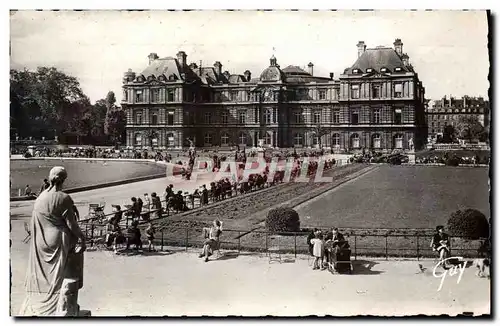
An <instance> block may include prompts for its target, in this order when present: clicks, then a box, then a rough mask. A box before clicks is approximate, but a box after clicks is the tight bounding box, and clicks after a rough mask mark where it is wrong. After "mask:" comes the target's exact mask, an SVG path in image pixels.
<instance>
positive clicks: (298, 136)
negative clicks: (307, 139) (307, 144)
mask: <svg viewBox="0 0 500 326" xmlns="http://www.w3.org/2000/svg"><path fill="white" fill-rule="evenodd" d="M303 140H304V137H303V136H302V134H301V133H299V132H297V133H295V135H294V137H293V143H294V144H295V145H296V146H297V145H298V146H301V145H303Z"/></svg>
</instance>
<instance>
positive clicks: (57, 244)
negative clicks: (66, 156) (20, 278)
mask: <svg viewBox="0 0 500 326" xmlns="http://www.w3.org/2000/svg"><path fill="white" fill-rule="evenodd" d="M67 176H68V174H67V172H66V170H65V169H64V168H63V167H61V166H56V167H54V168H52V170H50V173H49V180H50V187H49V188H48V189H46V191H44V192H43V193H42V194H41V195H40V196H39V197H38V198H37V199H36V201H35V204H34V207H33V213H32V216H31V223H30V229H31V242H30V253H29V259H28V269H27V273H26V281H25V288H26V298H25V300H24V302H23V304H22V307H21V310H20V315H23V316H53V315H55V314H56V313H57V311H56V310H57V306H58V303H59V292H60V291H61V287H62V284H63V280H64V277H65V274H66V263H67V262H68V258H69V257H70V255H72V254H73V253H74V252H75V246H76V244H77V242H78V241H80V244H81V250H85V237H84V234H83V233H82V230H81V229H80V227H79V226H78V223H77V222H76V218H75V212H74V211H73V207H74V203H73V200H72V199H71V197H70V196H69V195H68V194H66V193H65V192H63V191H62V186H63V183H64V181H65V180H66V178H67Z"/></svg>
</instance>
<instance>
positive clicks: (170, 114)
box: [167, 112, 174, 126]
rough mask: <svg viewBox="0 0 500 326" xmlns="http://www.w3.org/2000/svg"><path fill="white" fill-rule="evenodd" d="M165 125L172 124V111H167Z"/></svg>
mask: <svg viewBox="0 0 500 326" xmlns="http://www.w3.org/2000/svg"><path fill="white" fill-rule="evenodd" d="M167 125H169V126H173V125H174V112H168V113H167Z"/></svg>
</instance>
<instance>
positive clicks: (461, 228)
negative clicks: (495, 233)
mask: <svg viewBox="0 0 500 326" xmlns="http://www.w3.org/2000/svg"><path fill="white" fill-rule="evenodd" d="M448 230H450V232H451V234H452V235H454V236H461V237H464V238H468V239H471V240H477V239H479V238H488V236H489V234H490V225H489V223H488V220H487V219H486V216H484V214H483V213H481V212H480V211H478V210H476V209H470V208H469V209H466V210H463V211H461V210H458V211H456V212H454V213H453V214H451V217H450V219H449V220H448Z"/></svg>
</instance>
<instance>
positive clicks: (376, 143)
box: [372, 134, 381, 148]
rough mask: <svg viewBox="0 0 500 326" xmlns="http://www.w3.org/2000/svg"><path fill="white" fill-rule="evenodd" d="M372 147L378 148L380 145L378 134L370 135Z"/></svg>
mask: <svg viewBox="0 0 500 326" xmlns="http://www.w3.org/2000/svg"><path fill="white" fill-rule="evenodd" d="M372 147H373V148H380V147H381V145H380V135H379V134H375V135H373V136H372Z"/></svg>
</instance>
